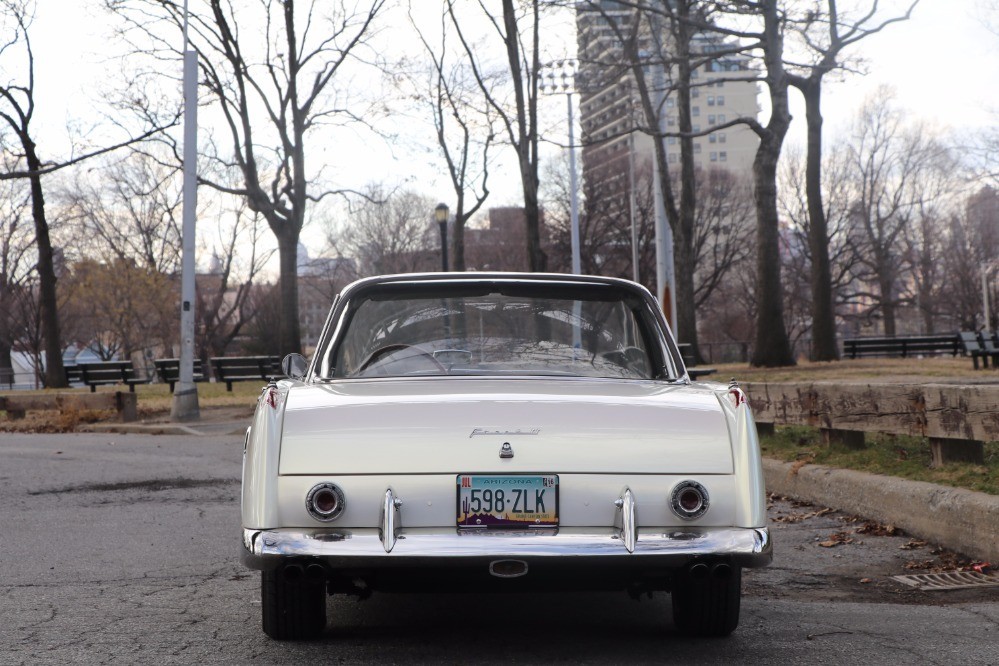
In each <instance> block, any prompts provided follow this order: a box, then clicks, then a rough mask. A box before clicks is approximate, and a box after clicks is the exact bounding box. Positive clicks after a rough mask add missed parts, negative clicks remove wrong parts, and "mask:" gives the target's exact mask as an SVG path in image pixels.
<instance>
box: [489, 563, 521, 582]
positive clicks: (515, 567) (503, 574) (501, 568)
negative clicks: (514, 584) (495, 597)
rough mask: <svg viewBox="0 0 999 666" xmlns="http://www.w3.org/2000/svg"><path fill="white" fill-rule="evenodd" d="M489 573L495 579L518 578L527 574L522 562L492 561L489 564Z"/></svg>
mask: <svg viewBox="0 0 999 666" xmlns="http://www.w3.org/2000/svg"><path fill="white" fill-rule="evenodd" d="M489 573H490V574H492V575H493V576H496V577H497V578H519V577H521V576H523V575H525V574H526V573H527V562H524V561H523V560H494V561H492V562H490V563H489Z"/></svg>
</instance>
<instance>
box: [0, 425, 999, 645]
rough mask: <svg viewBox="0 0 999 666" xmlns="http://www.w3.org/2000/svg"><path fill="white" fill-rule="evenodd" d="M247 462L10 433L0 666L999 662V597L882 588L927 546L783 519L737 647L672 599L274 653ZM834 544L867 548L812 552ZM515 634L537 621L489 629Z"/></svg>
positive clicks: (230, 439) (527, 603) (136, 438)
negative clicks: (700, 626)
mask: <svg viewBox="0 0 999 666" xmlns="http://www.w3.org/2000/svg"><path fill="white" fill-rule="evenodd" d="M241 450H242V440H241V438H240V437H238V436H232V435H229V436H218V437H181V436H150V435H124V434H101V433H95V434H77V435H16V434H8V433H3V434H0V664H49V663H51V664H65V663H86V664H96V663H121V664H134V663H159V664H174V663H177V664H189V663H232V664H246V663H264V664H271V663H308V662H320V663H324V662H341V661H343V662H352V663H356V662H377V663H391V662H406V663H427V662H431V663H433V662H437V663H440V662H470V661H473V660H474V661H476V662H493V663H511V662H512V663H549V662H561V663H573V664H574V663H622V662H631V663H636V662H637V663H645V662H649V663H651V662H662V661H670V662H674V661H675V662H681V663H682V662H690V663H695V662H696V663H718V664H721V663H745V662H747V661H750V660H753V661H756V662H757V663H810V664H843V663H859V662H861V661H863V662H866V663H893V664H897V663H927V664H934V663H938V664H957V663H960V664H988V663H999V589H997V588H993V589H994V590H997V591H995V592H986V591H973V592H972V591H968V592H951V593H940V592H937V593H932V594H931V593H920V592H914V591H911V590H908V589H906V588H903V587H901V586H899V585H897V584H896V583H894V582H892V581H890V580H889V579H888V576H889V575H891V574H893V573H902V572H904V571H905V569H904V566H905V563H906V562H911V561H920V560H932V559H933V558H934V555H933V554H932V552H931V551H930V550H929V547H918V548H916V549H915V550H900V547H901V546H904V545H906V544H907V543H908V542H909V539H908V537H905V536H895V537H874V536H869V535H858V534H856V533H855V529H856V527H857V524H855V523H849V522H845V521H844V518H843V517H842V516H840V515H838V514H836V513H823V514H821V515H814V514H816V513H817V512H816V510H815V509H814V508H811V507H803V506H798V505H794V504H791V503H788V502H784V501H778V502H776V503H775V504H774V506H773V507H772V517H773V518H774V519H776V522H775V523H774V531H775V537H776V544H777V560H776V562H775V565H774V566H773V567H771V568H769V569H766V570H761V571H754V572H750V573H749V574H748V575H747V578H746V594H745V597H744V610H743V619H742V623H741V626H740V627H739V629H738V631H737V632H736V633H735V634H734V635H733V636H732V637H731V638H729V639H725V640H714V641H697V640H690V639H685V638H681V637H678V636H676V635H675V634H674V633H673V631H672V628H671V626H670V623H669V616H670V611H669V599H668V596H666V595H659V596H656V597H655V598H654V599H652V600H644V599H643V600H642V601H641V602H635V601H632V600H630V599H628V598H627V597H626V596H625V595H624V594H572V595H519V594H518V595H496V596H480V595H440V596H435V595H376V596H375V597H373V598H372V599H370V600H368V601H366V602H363V603H357V602H355V601H353V600H347V599H340V598H336V599H334V600H331V602H330V603H331V609H330V610H331V612H330V615H331V617H332V618H333V622H332V623H331V628H330V630H329V632H328V634H327V635H326V637H325V638H324V639H323V640H321V641H317V642H312V643H300V644H288V643H276V642H273V641H271V640H269V639H267V638H266V636H264V634H263V633H262V632H261V631H260V628H259V611H260V605H259V602H258V595H259V579H258V575H257V574H255V573H253V572H249V571H246V570H244V569H242V568H241V567H240V565H239V564H238V557H237V548H238V546H237V539H238V530H239V515H238V494H239V481H238V479H239V475H240V456H241ZM837 532H843V533H844V534H849V535H851V536H850V538H852V539H853V540H854V542H853V543H850V544H845V545H842V546H838V547H834V548H823V547H820V546H819V545H818V544H819V543H820V542H821V541H823V540H827V539H828V537H829V535H831V534H833V533H837ZM867 578H869V579H870V581H869V582H861V581H862V580H864V579H867ZM934 594H935V595H937V596H934ZM511 616H515V617H523V618H524V619H525V622H524V623H523V624H522V625H520V626H516V627H510V626H506V625H502V624H500V625H497V624H496V623H495V622H494V619H493V618H496V617H511ZM492 636H494V637H492Z"/></svg>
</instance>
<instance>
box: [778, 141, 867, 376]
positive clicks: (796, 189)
mask: <svg viewBox="0 0 999 666" xmlns="http://www.w3.org/2000/svg"><path fill="white" fill-rule="evenodd" d="M852 169H853V165H852V163H851V162H850V161H849V159H848V155H847V150H846V146H845V145H843V144H837V145H835V146H834V147H833V149H832V150H830V151H826V153H825V155H824V165H823V169H822V171H823V173H824V174H825V175H826V177H825V179H824V182H823V194H822V204H823V214H822V219H823V220H824V221H825V224H826V234H825V235H826V238H827V239H828V240H827V244H826V247H825V254H826V256H827V257H828V260H829V269H830V270H829V273H830V276H829V280H830V285H831V289H832V295H833V308H834V310H833V315H834V317H835V316H836V314H837V313H842V312H843V311H844V309H845V308H846V307H847V306H852V305H855V304H856V303H855V301H856V299H854V298H853V297H852V296H851V295H850V293H849V286H850V283H851V281H852V280H853V276H854V264H855V263H856V261H857V259H858V257H857V254H856V253H855V252H854V251H853V245H852V244H851V243H850V242H849V240H850V233H851V224H852V206H853V204H854V201H855V200H854V197H853V189H852V188H851V186H850V183H851V177H850V175H851V173H852ZM806 180H807V177H806V169H805V155H804V154H802V153H801V152H799V151H792V152H789V153H788V154H786V155H785V158H784V160H783V161H782V164H781V169H780V172H779V185H780V187H779V189H780V192H781V196H780V199H779V203H780V210H781V215H782V216H783V218H784V219H786V220H787V221H788V223H789V224H788V227H789V232H790V235H791V236H793V237H794V241H793V245H794V248H795V249H796V250H797V251H796V252H795V253H793V254H790V255H789V256H788V261H786V262H785V270H786V271H788V273H787V275H788V279H787V283H788V284H791V285H799V284H810V280H811V274H812V253H811V252H812V246H811V244H810V240H809V239H811V238H812V233H811V228H810V225H811V219H812V218H811V216H810V215H809V202H810V199H809V197H808V190H807V186H806ZM811 201H814V199H812V200H811ZM788 291H789V294H788V298H794V297H796V296H799V295H800V296H801V297H802V298H803V299H804V301H803V302H802V303H795V304H794V309H795V311H796V312H809V313H810V314H809V321H808V324H807V326H806V327H805V329H803V331H804V330H807V331H811V330H812V327H813V325H814V317H812V315H811V313H812V292H811V290H808V291H807V292H802V291H801V290H799V289H797V288H795V289H793V290H788ZM795 325H796V326H797V327H798V328H799V329H800V328H801V324H800V323H799V324H795ZM812 356H815V354H814V352H813V353H812Z"/></svg>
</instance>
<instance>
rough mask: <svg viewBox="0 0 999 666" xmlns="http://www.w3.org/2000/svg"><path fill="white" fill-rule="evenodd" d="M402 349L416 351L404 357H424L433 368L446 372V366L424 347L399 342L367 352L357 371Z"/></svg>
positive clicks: (359, 371)
mask: <svg viewBox="0 0 999 666" xmlns="http://www.w3.org/2000/svg"><path fill="white" fill-rule="evenodd" d="M404 349H412V350H414V351H415V352H416V353H415V354H413V355H411V356H407V357H406V358H414V357H417V356H418V357H420V358H426V359H427V360H429V361H430V362H432V363H433V364H434V367H435V368H437V369H438V370H440V371H441V372H443V373H444V374H447V368H445V367H444V366H443V365H442V364H441V362H440V361H438V360H437V359H436V358H435V357H434V355H433V354H432V353H430V352H428V351H427V350H426V349H423V348H422V347H417V346H416V345H407V344H404V343H401V342H397V343H394V344H390V345H385V346H384V347H379V348H378V349H376V350H374V351H373V352H371V353H370V354H368V357H367V358H366V359H364V362H363V363H361V365H360V366H359V367H358V368H357V372H358V373H361V372H364V371H365V370H366V369H368V367H369V366H371V365H374V364H375V363H377V362H378V361H380V360H381V359H382V358H384V357H385V356H387V355H388V354H393V353H395V352H398V351H402V350H404Z"/></svg>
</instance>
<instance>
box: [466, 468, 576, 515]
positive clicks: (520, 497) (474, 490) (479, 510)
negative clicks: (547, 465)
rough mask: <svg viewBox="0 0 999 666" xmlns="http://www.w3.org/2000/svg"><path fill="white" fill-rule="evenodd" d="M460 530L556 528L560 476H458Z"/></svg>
mask: <svg viewBox="0 0 999 666" xmlns="http://www.w3.org/2000/svg"><path fill="white" fill-rule="evenodd" d="M457 482H458V518H457V521H458V527H480V528H481V527H494V528H495V527H514V528H517V527H519V528H524V527H532V528H533V527H557V526H558V475H557V474H522V475H521V474H503V475H494V476H487V475H476V474H459V475H458V480H457Z"/></svg>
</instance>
